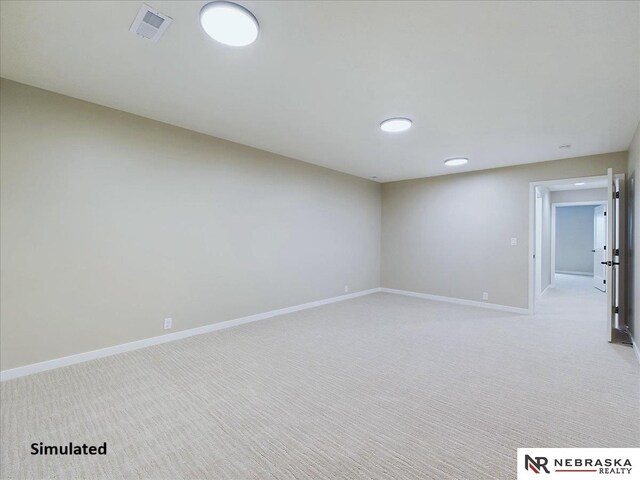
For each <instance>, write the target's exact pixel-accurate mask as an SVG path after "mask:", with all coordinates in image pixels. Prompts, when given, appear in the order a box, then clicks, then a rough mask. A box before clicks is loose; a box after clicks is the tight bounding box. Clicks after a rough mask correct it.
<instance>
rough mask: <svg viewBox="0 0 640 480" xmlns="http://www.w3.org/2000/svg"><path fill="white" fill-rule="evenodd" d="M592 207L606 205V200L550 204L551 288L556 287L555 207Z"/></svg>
mask: <svg viewBox="0 0 640 480" xmlns="http://www.w3.org/2000/svg"><path fill="white" fill-rule="evenodd" d="M590 205H593V206H594V207H597V206H599V205H605V206H606V205H607V201H606V200H593V201H585V202H558V203H552V204H551V287H552V288H554V287H555V286H556V208H557V207H581V206H590Z"/></svg>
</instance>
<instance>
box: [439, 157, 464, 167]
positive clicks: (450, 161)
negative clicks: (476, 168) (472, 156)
mask: <svg viewBox="0 0 640 480" xmlns="http://www.w3.org/2000/svg"><path fill="white" fill-rule="evenodd" d="M467 163H469V159H468V158H464V157H454V158H447V159H446V160H445V161H444V164H445V165H446V166H447V167H459V166H460V165H466V164H467Z"/></svg>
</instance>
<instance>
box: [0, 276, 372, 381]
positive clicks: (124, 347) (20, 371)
mask: <svg viewBox="0 0 640 480" xmlns="http://www.w3.org/2000/svg"><path fill="white" fill-rule="evenodd" d="M380 291H381V289H380V288H372V289H369V290H362V291H361V292H355V293H349V294H347V295H339V296H337V297H331V298H325V299H323V300H316V301H315V302H308V303H303V304H302V305H296V306H293V307H286V308H280V309H278V310H271V311H270V312H264V313H257V314H255V315H249V316H247V317H241V318H236V319H233V320H227V321H224V322H218V323H212V324H209V325H204V326H202V327H196V328H190V329H188V330H181V331H179V332H174V333H168V334H166V335H159V336H157V337H151V338H144V339H142V340H136V341H134V342H128V343H122V344H120V345H113V346H111V347H105V348H101V349H99V350H92V351H90V352H83V353H77V354H75V355H69V356H68V357H62V358H55V359H53V360H47V361H44V362H39V363H32V364H31V365H25V366H23V367H17V368H11V369H9V370H3V371H1V372H0V382H4V381H6V380H11V379H13V378H18V377H24V376H25V375H31V374H34V373H39V372H44V371H46V370H53V369H54V368H60V367H66V366H67V365H73V364H75V363H81V362H86V361H89V360H95V359H97V358H103V357H109V356H111V355H116V354H118V353H123V352H129V351H131V350H138V349H140V348H145V347H151V346H153V345H159V344H161V343H167V342H173V341H175V340H180V339H183V338H187V337H193V336H194V335H201V334H203V333H209V332H215V331H216V330H223V329H225V328H230V327H236V326H238V325H244V324H245V323H250V322H257V321H258V320H265V319H267V318H271V317H276V316H278V315H284V314H286V313H293V312H298V311H300V310H307V309H309V308H315V307H319V306H321V305H327V304H329V303H335V302H341V301H343V300H349V299H351V298H356V297H362V296H364V295H370V294H372V293H377V292H380Z"/></svg>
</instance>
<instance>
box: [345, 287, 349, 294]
mask: <svg viewBox="0 0 640 480" xmlns="http://www.w3.org/2000/svg"><path fill="white" fill-rule="evenodd" d="M348 292H349V285H345V286H344V293H348Z"/></svg>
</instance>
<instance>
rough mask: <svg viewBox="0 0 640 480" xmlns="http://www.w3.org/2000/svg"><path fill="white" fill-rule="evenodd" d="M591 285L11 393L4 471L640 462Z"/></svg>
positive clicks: (493, 469) (33, 379)
mask: <svg viewBox="0 0 640 480" xmlns="http://www.w3.org/2000/svg"><path fill="white" fill-rule="evenodd" d="M587 280H590V279H587V278H586V277H585V278H577V279H575V278H565V277H564V276H562V277H560V278H559V281H558V288H557V289H555V290H549V291H548V293H547V294H546V295H545V297H544V298H543V299H542V300H541V302H540V307H539V312H538V313H537V314H536V315H534V316H527V315H513V314H508V313H502V312H497V311H492V310H485V309H479V308H473V307H467V306H460V305H452V304H446V303H439V302H434V301H427V300H421V299H417V298H410V297H403V296H398V295H392V294H385V293H379V294H374V295H369V296H366V297H360V298H356V299H353V300H349V301H344V302H340V303H335V304H331V305H326V306H323V307H319V308H315V309H312V310H306V311H301V312H296V313H293V314H289V315H284V316H281V317H277V318H272V319H269V320H265V321H262V322H256V323H253V324H248V325H244V326H240V327H236V328H232V329H228V330H222V331H218V332H214V333H210V334H206V335H200V336H197V337H191V338H188V339H185V340H181V341H177V342H172V343H167V344H164V345H158V346H154V347H150V348H146V349H142V350H138V351H134V352H129V353H125V354H121V355H117V356H113V357H109V358H104V359H100V360H95V361H91V362H87V363H83V364H78V365H74V366H71V367H65V368H61V369H58V370H53V371H49V372H45V373H41V374H37V375H33V376H29V377H24V378H19V379H15V380H10V381H7V382H4V383H3V384H2V385H1V387H0V393H1V407H2V419H1V424H0V426H1V440H2V446H1V448H2V453H1V457H0V463H1V470H0V473H1V476H2V478H25V479H36V478H56V479H71V478H87V479H88V478H90V479H99V478H149V479H187V478H203V479H204V478H206V479H234V480H248V479H261V480H264V479H269V478H271V479H294V478H295V479H309V480H311V479H313V480H318V479H407V480H409V479H410V480H415V479H438V480H445V479H452V480H453V479H455V480H461V479H462V480H464V479H469V480H471V479H474V480H477V479H514V478H515V469H516V464H515V462H516V448H518V447H638V446H640V412H639V407H638V406H639V405H640V367H639V365H638V361H637V360H636V358H635V356H634V353H633V351H632V349H631V348H630V347H627V346H621V345H611V344H609V343H607V342H606V340H605V322H604V312H605V304H604V294H602V293H600V292H597V291H596V290H595V289H593V288H591V287H589V285H588V284H587V283H585V282H587ZM38 442H43V443H44V444H46V445H65V444H68V443H69V442H73V443H74V444H82V443H85V442H86V443H88V444H93V445H98V444H102V443H103V442H107V448H108V450H107V455H106V456H79V457H69V456H32V455H30V450H31V448H30V445H31V444H32V443H38Z"/></svg>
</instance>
